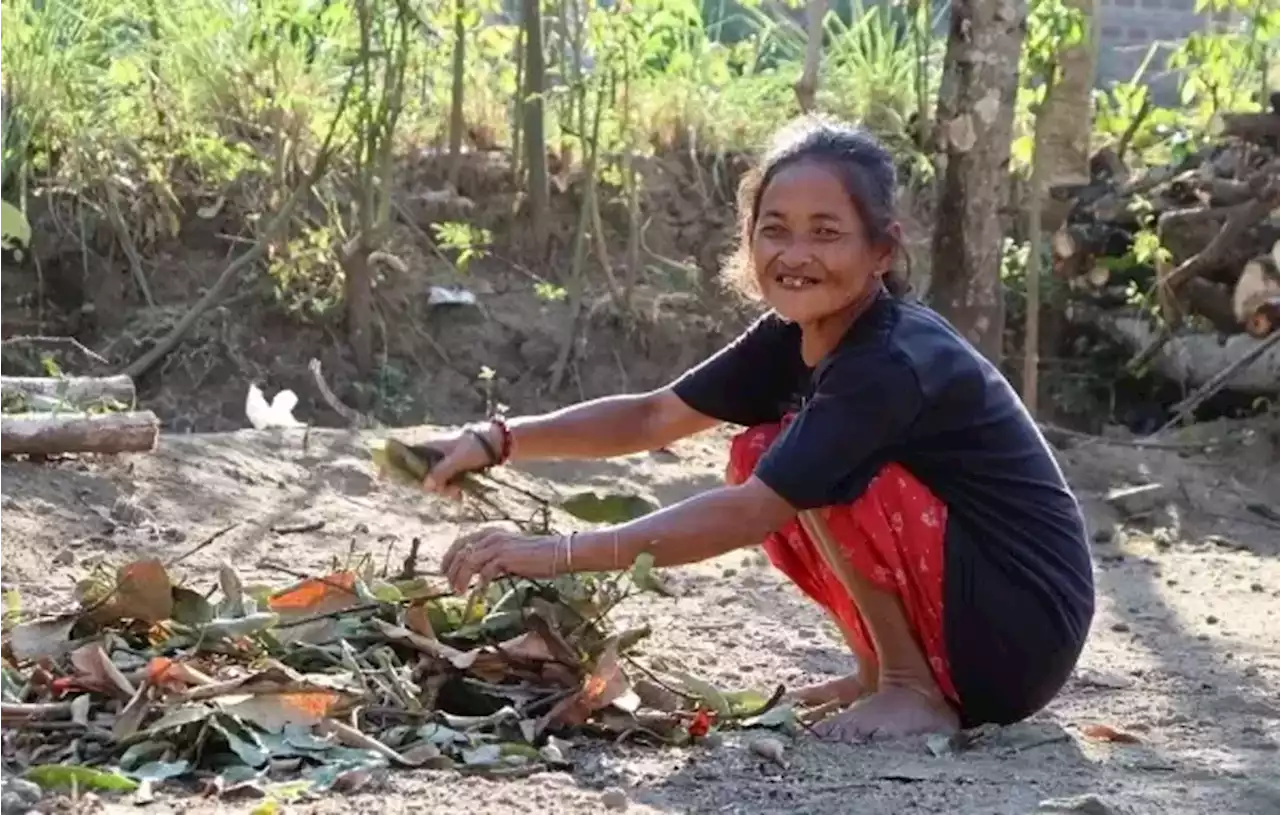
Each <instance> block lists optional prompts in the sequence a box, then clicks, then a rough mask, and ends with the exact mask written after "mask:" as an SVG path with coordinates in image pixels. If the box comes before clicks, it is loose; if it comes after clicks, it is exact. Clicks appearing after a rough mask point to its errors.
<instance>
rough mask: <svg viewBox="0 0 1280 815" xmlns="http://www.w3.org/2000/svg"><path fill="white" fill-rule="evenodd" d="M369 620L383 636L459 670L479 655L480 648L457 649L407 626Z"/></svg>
mask: <svg viewBox="0 0 1280 815" xmlns="http://www.w3.org/2000/svg"><path fill="white" fill-rule="evenodd" d="M371 622H372V623H373V624H374V626H375V627H376V628H377V629H378V630H379V631H381V632H382V634H383V635H384V636H386V637H389V638H391V639H393V640H399V641H401V642H403V643H406V644H408V645H411V646H413V647H414V648H416V649H418V650H419V651H421V652H422V653H424V654H429V655H431V656H433V657H435V658H437V659H443V660H444V661H446V662H448V663H449V664H450V665H452V666H453V667H455V668H457V669H458V670H460V671H465V670H467V669H468V668H470V667H471V666H472V665H473V664H475V661H476V658H477V657H479V656H480V649H478V648H477V649H475V650H472V651H459V650H458V649H457V648H454V647H453V646H452V645H445V644H444V643H443V642H440V641H439V640H435V639H428V638H427V637H424V636H422V635H420V634H415V633H413V632H412V631H410V630H409V629H407V628H403V627H401V626H398V625H392V624H391V623H388V622H386V621H384V620H379V619H377V618H375V619H373V620H371Z"/></svg>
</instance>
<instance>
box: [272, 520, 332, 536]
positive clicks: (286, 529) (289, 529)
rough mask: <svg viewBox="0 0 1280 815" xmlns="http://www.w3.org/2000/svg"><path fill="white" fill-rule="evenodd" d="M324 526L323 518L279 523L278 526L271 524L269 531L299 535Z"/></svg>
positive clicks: (278, 533)
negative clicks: (294, 522) (293, 522)
mask: <svg viewBox="0 0 1280 815" xmlns="http://www.w3.org/2000/svg"><path fill="white" fill-rule="evenodd" d="M324 526H325V521H324V520H316V521H304V522H302V523H296V524H280V525H279V526H273V527H271V531H272V532H274V533H276V534H277V535H299V534H302V533H304V532H318V531H319V530H321V529H324Z"/></svg>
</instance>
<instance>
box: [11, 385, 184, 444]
mask: <svg viewBox="0 0 1280 815" xmlns="http://www.w3.org/2000/svg"><path fill="white" fill-rule="evenodd" d="M0 401H2V404H3V413H4V421H3V423H0V453H2V454H4V455H27V456H51V455H59V454H63V453H101V454H117V453H146V452H150V451H151V450H153V449H155V446H156V439H157V437H158V436H159V433H160V422H159V419H157V418H156V415H155V414H154V413H152V412H151V411H149V410H136V409H135V407H134V406H135V404H136V402H137V392H136V391H135V389H134V385H133V379H132V378H130V377H128V376H105V377H63V376H57V377H38V376H4V377H0Z"/></svg>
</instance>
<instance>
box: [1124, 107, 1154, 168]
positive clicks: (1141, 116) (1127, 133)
mask: <svg viewBox="0 0 1280 815" xmlns="http://www.w3.org/2000/svg"><path fill="white" fill-rule="evenodd" d="M1150 114H1151V95H1150V94H1147V95H1146V96H1144V97H1143V98H1142V106H1141V107H1140V108H1138V113H1137V115H1135V116H1134V117H1133V119H1131V120H1130V121H1129V126H1128V127H1126V128H1125V129H1124V133H1122V134H1121V135H1120V141H1119V142H1117V143H1116V158H1118V159H1120V160H1121V161H1124V154H1125V153H1126V152H1127V151H1128V150H1129V142H1131V141H1133V137H1134V134H1136V133H1137V132H1138V128H1139V127H1141V126H1142V123H1143V122H1144V121H1146V118H1147V116H1149V115H1150Z"/></svg>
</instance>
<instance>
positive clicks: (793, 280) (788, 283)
mask: <svg viewBox="0 0 1280 815" xmlns="http://www.w3.org/2000/svg"><path fill="white" fill-rule="evenodd" d="M817 282H818V281H816V280H814V279H813V278H812V277H799V276H797V275H786V274H784V275H778V285H779V286H781V287H782V288H784V289H803V288H805V287H806V286H812V285H814V284H816V283H817Z"/></svg>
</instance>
